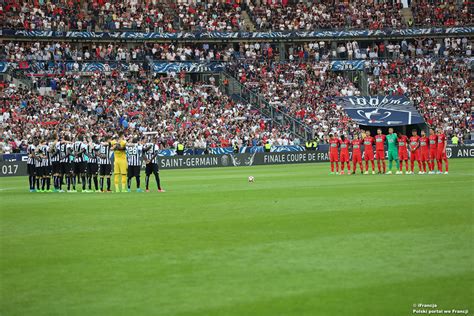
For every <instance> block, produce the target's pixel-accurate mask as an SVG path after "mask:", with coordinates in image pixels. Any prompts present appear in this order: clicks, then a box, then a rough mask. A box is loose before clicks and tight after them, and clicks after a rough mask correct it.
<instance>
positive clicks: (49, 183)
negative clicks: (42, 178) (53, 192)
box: [46, 177, 51, 191]
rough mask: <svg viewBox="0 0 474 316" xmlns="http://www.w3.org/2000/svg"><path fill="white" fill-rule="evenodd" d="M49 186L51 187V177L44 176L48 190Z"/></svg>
mask: <svg viewBox="0 0 474 316" xmlns="http://www.w3.org/2000/svg"><path fill="white" fill-rule="evenodd" d="M50 188H51V178H50V177H47V178H46V190H48V191H49V189H50Z"/></svg>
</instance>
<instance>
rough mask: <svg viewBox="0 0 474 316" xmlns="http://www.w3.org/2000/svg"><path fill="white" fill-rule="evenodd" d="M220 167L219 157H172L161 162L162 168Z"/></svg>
mask: <svg viewBox="0 0 474 316" xmlns="http://www.w3.org/2000/svg"><path fill="white" fill-rule="evenodd" d="M218 165H219V159H218V157H187V158H183V157H179V158H178V157H172V158H169V159H161V160H160V166H161V168H180V167H212V166H218Z"/></svg>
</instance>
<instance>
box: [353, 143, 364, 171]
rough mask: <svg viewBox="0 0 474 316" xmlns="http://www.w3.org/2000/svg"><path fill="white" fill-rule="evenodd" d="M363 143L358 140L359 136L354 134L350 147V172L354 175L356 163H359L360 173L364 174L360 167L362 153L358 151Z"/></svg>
mask: <svg viewBox="0 0 474 316" xmlns="http://www.w3.org/2000/svg"><path fill="white" fill-rule="evenodd" d="M363 143H364V142H363V141H362V140H361V139H359V135H357V134H354V139H353V140H352V142H351V145H352V167H353V168H352V170H353V172H352V173H354V174H355V172H356V169H357V163H359V167H360V173H363V172H364V167H363V166H362V153H361V151H360V149H361V148H362V144H363Z"/></svg>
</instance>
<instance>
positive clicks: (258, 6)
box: [0, 0, 472, 32]
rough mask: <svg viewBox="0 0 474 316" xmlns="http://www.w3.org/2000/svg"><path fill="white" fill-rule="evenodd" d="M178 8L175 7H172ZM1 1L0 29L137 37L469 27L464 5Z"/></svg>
mask: <svg viewBox="0 0 474 316" xmlns="http://www.w3.org/2000/svg"><path fill="white" fill-rule="evenodd" d="M177 2H178V3H177ZM412 2H413V3H412V4H411V7H410V9H411V12H412V14H413V19H411V17H410V18H408V19H407V20H405V19H402V15H401V13H400V12H401V9H402V8H401V6H400V4H399V3H398V2H396V1H374V2H369V1H362V0H357V1H351V2H350V3H348V2H342V1H341V2H336V3H335V2H334V1H333V0H330V1H329V0H322V1H286V0H282V1H281V2H280V1H274V4H268V3H267V2H266V1H257V0H252V1H251V0H247V1H232V0H229V1H222V2H220V1H214V2H209V1H203V2H198V3H194V1H169V0H168V1H137V0H132V1H104V0H98V1H90V0H88V1H77V2H75V1H66V0H54V1H39V2H38V1H20V0H9V1H5V3H4V4H3V6H2V7H1V8H0V28H4V29H6V28H12V29H21V30H53V31H70V30H82V31H111V30H112V31H113V30H134V31H141V32H179V31H198V32H199V31H240V30H253V29H257V30H265V31H267V30H272V31H286V30H317V29H382V28H395V29H399V28H405V27H412V26H466V25H471V24H472V14H471V13H470V12H469V10H468V1H465V2H463V3H461V4H459V3H458V1H449V2H447V3H445V2H444V1H443V2H441V4H431V3H432V1H416V2H415V1H412ZM437 2H438V1H435V2H434V3H437Z"/></svg>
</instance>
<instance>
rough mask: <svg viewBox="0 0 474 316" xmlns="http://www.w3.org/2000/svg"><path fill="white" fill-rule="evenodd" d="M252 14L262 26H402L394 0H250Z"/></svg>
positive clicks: (280, 28) (289, 28)
mask: <svg viewBox="0 0 474 316" xmlns="http://www.w3.org/2000/svg"><path fill="white" fill-rule="evenodd" d="M248 8H249V10H248V12H249V15H250V16H251V17H252V18H253V21H254V23H255V26H256V27H257V29H258V30H269V29H271V30H275V31H297V30H314V29H334V28H336V29H341V28H351V29H361V28H370V29H380V28H387V27H391V28H400V27H402V19H401V16H400V4H399V3H397V4H394V1H374V2H369V1H360V0H357V1H351V2H349V3H348V2H342V1H341V2H339V3H334V1H318V2H315V1H314V2H313V1H299V2H297V3H295V4H289V3H288V1H281V2H280V1H275V2H274V3H271V4H268V2H265V1H250V4H249V5H248Z"/></svg>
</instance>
